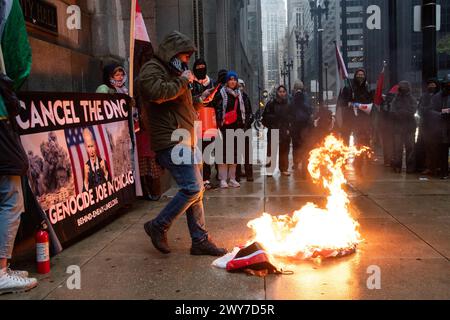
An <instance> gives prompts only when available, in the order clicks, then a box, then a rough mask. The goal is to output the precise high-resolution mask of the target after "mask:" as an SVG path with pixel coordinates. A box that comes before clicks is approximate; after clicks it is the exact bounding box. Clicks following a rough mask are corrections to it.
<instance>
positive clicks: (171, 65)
mask: <svg viewBox="0 0 450 320" xmlns="http://www.w3.org/2000/svg"><path fill="white" fill-rule="evenodd" d="M195 51H196V48H195V46H194V44H193V42H192V40H191V39H190V38H189V37H187V36H186V35H184V34H182V33H180V32H178V31H174V32H172V33H171V34H169V35H167V36H166V37H165V38H164V39H163V41H162V42H161V43H160V45H159V48H158V50H157V51H156V52H155V53H154V54H153V51H152V54H151V55H146V54H143V55H142V56H139V57H138V59H137V70H138V71H139V72H135V74H137V76H136V78H135V79H130V80H131V81H133V82H134V84H135V89H136V90H135V94H134V99H133V100H132V107H133V109H135V110H136V111H137V112H136V114H135V116H134V125H135V127H136V128H138V129H139V130H136V144H137V150H138V162H139V169H140V175H141V181H142V186H143V192H144V198H145V199H147V200H152V201H154V200H158V199H159V198H160V196H161V186H160V177H161V176H162V172H163V170H167V171H168V172H169V173H170V175H171V176H172V177H173V179H174V180H175V181H176V183H177V185H178V188H179V190H178V193H177V194H176V195H175V196H174V197H173V198H172V199H171V200H170V201H169V202H168V204H167V205H166V206H165V208H164V209H163V210H162V211H161V212H160V213H159V214H158V215H157V216H156V217H155V218H154V219H152V220H150V221H148V222H146V223H145V224H144V230H145V232H146V233H147V235H148V236H149V237H150V239H151V242H152V244H153V246H154V247H155V248H156V249H157V250H159V251H160V252H161V253H164V254H169V253H170V252H171V249H170V246H169V242H168V238H167V234H168V230H169V229H170V227H171V226H172V224H173V222H174V220H175V219H176V218H177V217H179V216H180V215H182V214H185V215H186V217H187V226H188V229H189V232H190V235H191V238H192V246H191V249H190V253H191V254H192V255H211V256H221V255H224V254H225V253H227V250H226V249H225V248H221V247H220V246H217V245H216V244H215V243H214V241H213V240H212V238H211V236H210V233H209V232H208V230H207V227H206V222H205V212H204V206H203V194H204V192H205V190H208V189H213V188H222V189H227V188H239V187H240V180H241V179H242V178H243V177H245V178H246V180H247V181H248V182H252V181H254V173H253V166H252V165H253V164H252V162H253V161H252V153H253V149H252V136H251V135H250V136H248V135H247V136H245V147H244V152H238V147H237V146H238V145H239V142H240V143H242V141H237V140H238V135H229V134H228V132H230V131H231V132H232V133H235V132H238V131H239V130H241V131H242V132H245V131H246V130H248V129H251V128H252V123H253V122H254V119H255V115H254V114H253V111H252V103H251V101H250V98H249V96H248V94H247V93H246V89H245V82H244V81H243V80H242V79H240V78H239V76H238V74H237V73H236V72H235V71H232V70H225V69H223V70H220V71H219V72H218V76H217V78H216V79H215V80H214V79H213V78H212V77H211V76H210V75H209V74H208V68H207V62H206V61H205V60H204V59H197V60H196V61H195V62H194V63H193V67H192V71H191V70H190V68H189V62H190V59H191V57H192V56H193V54H194V53H195ZM10 76H12V77H13V78H14V77H16V78H17V79H21V81H23V79H25V78H26V77H25V76H24V75H22V74H17V75H16V74H12V73H11V74H10ZM0 80H1V81H0V84H1V87H0V92H1V98H2V99H0V107H1V108H0V118H1V121H0V124H1V126H0V130H1V131H2V132H3V133H2V135H0V136H1V138H2V139H3V140H2V143H1V144H0V147H2V148H3V149H5V150H3V151H2V152H3V153H4V154H10V156H9V157H8V159H16V160H15V161H12V162H7V163H3V157H2V162H1V163H0V164H1V165H0V174H1V175H0V293H1V292H2V291H6V290H9V291H11V290H13V291H14V290H16V289H18V290H25V289H30V288H32V287H34V286H36V285H37V280H36V279H34V278H28V273H26V272H24V271H13V270H11V269H9V267H8V265H7V261H8V259H10V258H11V254H12V247H13V244H14V239H15V235H16V233H17V228H18V225H19V221H20V213H21V212H22V211H23V196H22V192H21V182H20V176H21V175H23V174H24V172H25V171H26V169H27V156H26V155H25V154H24V152H23V149H22V148H21V146H20V142H18V138H17V134H15V133H14V128H13V126H12V125H11V123H12V122H13V121H10V120H11V119H12V116H14V115H15V114H17V109H18V101H17V97H15V95H14V93H13V91H12V90H11V87H12V86H11V84H10V82H11V81H10V80H9V79H8V78H6V76H4V75H2V78H1V79H0ZM13 80H14V79H13ZM127 80H128V79H127V73H126V71H125V68H124V67H123V66H121V65H120V64H116V63H114V64H109V65H107V66H106V67H105V68H104V77H103V82H104V83H103V84H101V85H100V86H99V87H98V88H97V92H98V93H108V94H114V93H122V94H128V89H127V87H126V83H127ZM427 83H428V86H427V91H426V92H425V93H424V94H423V96H422V97H421V98H420V100H419V101H417V100H416V99H415V98H414V97H413V95H412V93H411V85H410V83H409V82H407V81H401V82H399V83H398V84H397V85H396V86H394V87H393V88H392V89H391V90H390V91H389V92H388V93H387V94H386V95H384V96H383V99H382V101H383V102H382V103H381V104H380V105H379V106H375V107H373V108H372V105H373V103H374V91H373V90H370V86H369V84H368V82H367V76H366V72H365V70H363V69H359V70H357V71H356V72H355V76H354V79H353V80H352V81H350V82H349V84H348V86H345V87H344V88H343V89H342V90H341V93H340V95H339V98H338V101H337V113H338V114H339V118H340V120H339V121H335V120H336V118H337V117H334V116H333V114H332V113H331V111H329V110H328V109H327V108H326V107H325V106H319V107H314V106H313V104H312V103H311V101H310V99H309V97H308V95H307V93H306V90H305V87H304V84H303V83H302V82H301V81H299V80H297V81H295V82H294V85H293V88H292V94H290V93H289V92H290V88H287V87H286V86H285V85H279V86H278V87H276V88H275V93H274V95H273V97H272V98H270V99H268V101H267V103H266V105H265V108H264V111H263V113H262V123H263V125H264V126H265V127H266V128H267V129H268V134H267V142H268V146H267V159H268V160H269V163H267V164H266V167H268V168H272V169H273V168H276V167H278V168H279V170H280V172H281V175H282V176H289V175H290V174H291V172H292V171H293V172H294V173H298V174H300V175H301V176H303V177H306V173H307V160H308V154H309V151H310V150H311V149H312V148H313V147H314V146H315V145H316V144H317V143H318V142H320V141H321V140H322V139H323V138H324V137H325V136H326V135H328V134H329V133H331V132H335V133H336V134H338V135H340V136H341V137H342V138H343V139H344V140H346V141H347V142H348V141H349V140H350V137H351V136H352V137H353V138H354V142H355V144H356V145H360V146H363V145H364V146H372V145H373V144H374V141H376V140H377V139H379V140H381V142H382V151H383V157H384V164H385V165H386V166H389V167H392V169H393V171H394V172H397V173H399V172H402V168H403V167H406V172H407V173H414V172H420V173H422V174H429V175H435V176H438V177H440V178H442V179H448V152H449V147H450V104H449V102H450V101H449V99H448V97H449V95H450V80H445V81H443V82H439V81H438V80H436V79H430V80H429V81H428V82H427ZM19 84H20V83H19ZM16 87H18V86H16ZM258 102H259V101H258ZM369 106H370V107H369ZM417 112H418V115H419V119H420V120H419V121H418V120H417V116H416V114H417ZM374 114H376V115H377V121H374V120H373V119H374ZM199 119H200V120H201V122H202V127H201V129H202V130H201V132H200V143H198V139H197V133H196V132H195V131H196V128H195V123H196V121H197V120H199ZM336 123H337V125H336ZM180 129H182V130H185V131H186V132H188V133H189V137H190V138H189V139H181V140H176V139H173V133H174V132H175V131H176V130H180ZM417 129H418V130H417ZM274 130H276V131H277V132H278V137H279V143H277V145H273V146H272V144H274V143H273V141H272V136H273V135H272V132H273V131H274ZM417 132H418V134H417ZM84 136H85V140H87V142H86V143H87V144H89V143H88V142H89V141H88V140H89V139H92V137H91V133H90V132H89V131H86V132H85V134H84ZM230 137H231V138H230ZM229 139H234V143H230V141H229ZM229 145H232V146H233V147H232V148H229ZM211 146H220V149H217V148H216V149H215V154H214V155H212V154H210V156H209V157H208V156H206V157H203V158H202V159H201V161H200V162H199V161H198V159H197V155H198V152H197V151H199V150H200V153H203V155H205V153H204V152H202V151H205V150H206V149H208V148H210V147H211ZM291 146H292V154H293V167H292V168H290V167H289V164H290V161H289V154H290V150H291ZM219 151H220V152H219ZM274 152H275V153H274ZM94 153H95V151H92V159H91V160H90V161H91V162H89V163H87V164H86V168H85V170H86V174H85V177H86V178H85V181H84V184H85V188H88V187H89V185H90V184H91V183H94V182H91V180H93V179H94V178H98V179H103V180H105V179H108V177H109V172H108V171H107V169H106V165H105V163H104V162H103V160H101V159H97V158H95V156H94ZM219 153H221V157H222V159H221V161H218V158H220V157H218V156H219ZM174 156H179V157H181V158H183V159H188V161H182V162H181V163H178V162H176V161H174ZM211 159H213V160H214V161H210V160H211ZM364 161H365V159H364V158H358V159H356V160H355V162H354V167H355V170H356V171H357V172H360V171H361V168H362V166H363V163H364ZM403 161H405V164H404V165H403ZM95 163H97V165H95ZM214 170H215V172H216V175H215V177H216V181H217V183H215V182H214V181H213V176H214V175H213V171H214ZM272 174H273V171H272V172H269V176H271V175H272Z"/></svg>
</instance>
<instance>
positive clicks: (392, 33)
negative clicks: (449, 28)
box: [389, 0, 429, 87]
mask: <svg viewBox="0 0 450 320" xmlns="http://www.w3.org/2000/svg"><path fill="white" fill-rule="evenodd" d="M428 49H429V48H427V50H428ZM389 56H390V58H389V60H390V61H389V69H390V77H389V78H390V84H391V87H392V86H394V85H395V84H397V83H398V61H397V57H398V52H397V0H390V1H389Z"/></svg>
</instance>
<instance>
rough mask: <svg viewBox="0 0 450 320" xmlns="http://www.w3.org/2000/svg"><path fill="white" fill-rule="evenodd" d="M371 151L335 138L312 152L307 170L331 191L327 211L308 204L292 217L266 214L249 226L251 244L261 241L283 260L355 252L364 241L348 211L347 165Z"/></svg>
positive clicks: (316, 181) (315, 179) (251, 222)
mask: <svg viewBox="0 0 450 320" xmlns="http://www.w3.org/2000/svg"><path fill="white" fill-rule="evenodd" d="M367 151H369V149H368V148H367V147H363V148H361V149H358V148H357V147H355V146H346V145H345V144H344V143H343V141H342V140H338V139H337V138H336V137H334V136H333V135H330V136H328V137H326V138H325V141H324V143H323V145H322V146H321V147H319V148H316V149H314V150H312V151H311V152H310V158H309V164H308V171H309V173H310V174H311V177H312V178H313V181H314V183H316V184H319V183H321V184H322V186H323V187H324V188H325V189H326V190H327V191H328V197H327V205H326V208H319V207H317V205H315V204H313V203H307V204H306V205H305V206H304V207H303V208H301V209H300V210H298V211H295V212H294V214H293V215H292V216H290V215H284V216H279V217H274V216H271V215H269V214H267V213H263V215H262V216H261V217H260V218H257V219H255V220H252V221H250V222H249V223H248V224H247V225H248V227H250V228H251V229H252V230H253V231H254V234H255V236H254V238H253V240H252V241H257V242H259V243H260V244H261V245H262V246H263V247H264V248H265V249H266V250H267V252H269V253H270V254H272V255H274V256H280V257H301V258H303V259H309V258H315V257H337V256H341V255H345V254H349V253H353V252H354V251H355V250H356V246H357V245H358V243H359V242H360V241H361V235H360V234H359V232H358V230H357V229H358V226H359V225H358V223H357V222H356V221H355V220H353V218H352V217H351V215H350V212H349V208H348V205H349V202H350V201H349V198H348V195H347V193H346V192H345V190H344V189H343V186H344V184H345V183H346V182H347V181H346V179H345V177H344V169H345V165H346V164H347V162H348V161H349V159H350V158H352V157H355V156H360V155H361V154H362V153H364V152H367Z"/></svg>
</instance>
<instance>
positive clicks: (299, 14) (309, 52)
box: [288, 0, 339, 104]
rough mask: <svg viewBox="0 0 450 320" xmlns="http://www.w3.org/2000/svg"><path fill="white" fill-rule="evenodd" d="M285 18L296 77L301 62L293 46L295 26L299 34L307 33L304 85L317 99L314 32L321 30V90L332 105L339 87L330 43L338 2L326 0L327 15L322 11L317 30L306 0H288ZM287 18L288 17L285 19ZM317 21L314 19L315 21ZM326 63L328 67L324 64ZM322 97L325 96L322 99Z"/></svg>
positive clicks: (335, 31) (336, 26) (336, 28)
mask: <svg viewBox="0 0 450 320" xmlns="http://www.w3.org/2000/svg"><path fill="white" fill-rule="evenodd" d="M317 3H319V4H320V5H322V7H323V8H325V4H324V1H318V2H317ZM289 5H291V8H290V9H289V7H288V13H289V14H288V20H290V25H289V30H290V32H289V39H290V40H289V45H290V47H291V48H292V49H291V50H290V51H291V52H292V51H294V52H295V53H296V56H297V59H296V60H297V64H296V63H295V61H294V72H295V76H296V77H297V78H300V70H301V61H300V50H299V48H297V46H296V44H295V42H296V39H295V29H298V30H299V31H300V32H301V34H303V35H306V34H307V35H308V36H309V43H308V46H307V47H306V48H305V86H306V88H308V89H309V90H310V91H311V92H312V97H313V99H316V98H317V92H318V91H319V84H318V80H319V42H318V40H319V39H318V33H319V32H322V63H323V65H322V72H323V75H322V77H323V83H322V85H323V91H324V98H325V97H326V94H325V92H326V91H327V89H328V91H329V94H328V98H329V103H330V104H333V103H334V102H335V100H336V92H337V90H338V87H339V81H338V74H337V66H336V55H335V47H334V42H335V41H337V40H338V35H339V24H338V23H337V19H338V16H339V3H338V2H337V1H330V2H329V6H328V17H327V15H326V14H325V13H324V14H323V15H322V17H321V19H322V29H321V30H318V26H317V28H316V25H315V23H314V19H317V17H316V18H314V17H312V16H311V8H310V2H309V1H307V0H297V1H293V0H292V1H290V2H288V6H289ZM289 17H290V18H289ZM316 23H317V20H316ZM326 65H328V68H327V67H326ZM324 100H326V99H324Z"/></svg>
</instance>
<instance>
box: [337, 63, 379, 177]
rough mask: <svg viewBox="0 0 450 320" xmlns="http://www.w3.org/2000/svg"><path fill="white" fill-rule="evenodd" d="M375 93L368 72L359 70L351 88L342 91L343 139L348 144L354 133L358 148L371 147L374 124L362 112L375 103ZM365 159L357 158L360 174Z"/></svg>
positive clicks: (340, 103)
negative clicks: (369, 82) (361, 107)
mask: <svg viewBox="0 0 450 320" xmlns="http://www.w3.org/2000/svg"><path fill="white" fill-rule="evenodd" d="M373 97H374V92H373V91H371V90H370V89H369V84H368V83H367V77H366V71H365V70H364V69H358V70H357V71H356V72H355V77H354V78H353V81H352V83H351V86H346V87H345V88H343V89H342V92H341V94H340V96H339V99H338V100H339V101H338V104H339V105H340V106H341V108H342V117H343V125H342V128H343V129H342V130H343V138H344V139H345V141H346V142H347V143H348V141H349V140H348V138H349V136H350V134H351V133H352V132H353V136H354V138H355V143H356V145H357V146H359V147H361V146H368V147H369V146H370V138H371V133H372V123H371V117H370V114H368V113H366V112H365V111H363V110H360V109H359V108H360V106H361V105H367V104H371V103H373ZM362 161H363V157H357V158H356V159H355V162H354V165H355V169H356V170H357V171H358V172H360V170H361V168H362Z"/></svg>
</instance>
